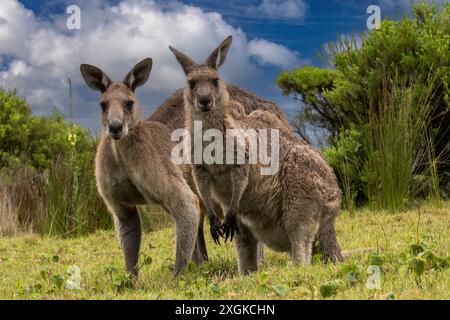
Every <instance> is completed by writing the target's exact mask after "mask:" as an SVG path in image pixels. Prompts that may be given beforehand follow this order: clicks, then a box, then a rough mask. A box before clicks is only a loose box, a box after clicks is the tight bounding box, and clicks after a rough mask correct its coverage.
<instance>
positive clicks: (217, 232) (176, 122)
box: [149, 84, 291, 261]
mask: <svg viewBox="0 0 450 320" xmlns="http://www.w3.org/2000/svg"><path fill="white" fill-rule="evenodd" d="M227 89H228V92H229V94H230V96H231V97H232V99H233V100H235V101H238V102H240V103H241V104H242V105H243V106H244V108H245V113H246V114H250V113H251V112H252V111H254V110H265V111H268V112H271V113H273V114H274V115H276V117H277V118H278V119H279V120H280V121H281V123H282V124H283V125H284V126H285V127H286V128H288V129H289V130H291V127H290V125H289V123H288V121H287V119H286V117H285V116H284V113H283V111H282V110H281V109H280V108H279V107H278V106H277V105H276V104H275V103H273V102H271V101H267V100H265V99H262V98H260V97H258V96H256V95H254V94H253V93H251V92H249V91H247V90H245V89H242V88H240V87H238V86H236V85H233V84H227ZM183 91H184V90H183V89H180V90H177V91H176V92H175V93H174V94H173V95H172V96H170V97H169V98H167V99H166V100H165V101H164V102H163V103H162V104H161V106H159V108H158V109H157V110H156V111H155V112H154V113H153V114H152V115H151V116H150V118H149V120H152V121H157V122H161V123H163V124H164V125H166V126H167V127H169V129H171V130H175V129H179V128H184V127H185V114H184V112H180V110H183V109H184V98H183ZM183 172H184V177H185V179H186V180H187V182H188V184H189V186H190V187H191V188H192V190H193V191H194V192H195V193H196V194H197V195H198V191H197V188H196V186H195V182H194V179H193V176H192V172H191V168H190V166H188V167H185V168H184V170H183ZM199 200H200V212H201V217H200V226H199V231H198V246H199V251H200V252H199V255H200V259H202V260H203V261H205V260H208V250H207V247H206V241H205V238H204V231H203V230H204V218H205V216H206V215H207V213H206V208H205V205H204V204H203V201H201V199H199ZM215 213H216V214H217V216H218V217H217V218H216V217H215V216H210V217H209V220H210V231H211V236H212V238H213V240H214V242H215V243H217V244H220V240H219V239H220V236H222V232H221V229H220V220H221V219H223V216H224V215H223V213H222V209H221V207H220V205H215ZM258 255H259V261H262V259H263V255H264V253H263V248H262V246H260V247H259V252H258Z"/></svg>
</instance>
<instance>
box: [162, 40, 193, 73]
mask: <svg viewBox="0 0 450 320" xmlns="http://www.w3.org/2000/svg"><path fill="white" fill-rule="evenodd" d="M169 49H170V51H172V52H173V54H174V55H175V58H177V60H178V62H179V63H180V64H181V67H182V68H183V71H184V73H185V74H186V75H188V74H189V73H190V72H191V71H192V70H194V69H195V68H196V67H197V64H196V63H195V62H194V61H193V60H192V59H191V58H189V57H188V56H187V55H185V54H184V53H181V52H180V51H178V50H177V49H175V48H173V47H172V46H169Z"/></svg>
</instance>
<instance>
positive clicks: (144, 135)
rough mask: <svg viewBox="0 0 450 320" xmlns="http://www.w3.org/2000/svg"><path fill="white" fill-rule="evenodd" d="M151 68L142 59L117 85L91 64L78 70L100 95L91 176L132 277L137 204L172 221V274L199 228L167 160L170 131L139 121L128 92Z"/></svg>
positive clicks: (188, 254) (190, 196) (193, 202)
mask: <svg viewBox="0 0 450 320" xmlns="http://www.w3.org/2000/svg"><path fill="white" fill-rule="evenodd" d="M151 67H152V59H150V58H148V59H145V60H143V61H141V62H139V63H138V64H137V65H136V66H135V67H134V68H133V69H132V70H131V71H130V72H129V73H128V74H127V76H126V77H125V78H124V80H123V81H122V82H117V83H113V82H112V81H111V80H110V78H109V77H108V76H107V75H106V74H105V73H104V72H103V71H101V70H100V69H99V68H97V67H95V66H92V65H87V64H82V65H81V67H80V70H81V74H82V76H83V78H84V80H85V81H86V84H87V85H88V86H89V87H90V88H91V89H94V90H97V91H100V92H101V97H100V106H101V112H102V119H101V123H102V127H103V133H102V137H101V140H100V144H99V146H98V149H97V155H96V159H95V176H96V180H97V186H98V191H99V193H100V195H101V196H102V198H103V200H104V201H105V203H106V205H107V206H108V209H109V211H110V212H111V213H112V216H113V218H114V224H115V229H116V234H117V238H118V241H119V244H120V246H121V248H122V251H123V254H124V257H125V265H126V269H127V271H128V272H129V273H130V274H131V275H132V276H134V277H137V275H138V266H137V263H138V258H139V249H140V242H141V234H142V231H141V220H140V216H139V212H138V209H137V207H136V206H137V205H142V204H148V203H157V204H160V205H161V206H162V207H163V208H164V209H165V210H166V211H167V212H169V213H170V214H171V216H172V217H173V219H174V220H175V224H176V258H175V269H174V271H175V273H179V272H181V271H182V270H183V269H184V268H185V267H186V265H187V264H188V262H189V261H190V260H191V258H192V256H193V252H194V247H195V243H196V237H197V230H198V225H199V207H198V206H199V205H198V199H197V196H196V195H195V194H194V193H193V192H192V191H191V189H190V188H189V186H188V185H187V183H186V181H185V180H184V178H183V173H182V171H181V169H180V168H179V167H177V166H176V165H175V164H173V162H172V161H171V156H170V155H171V150H172V147H173V143H172V142H171V139H170V135H171V131H170V130H169V129H168V128H167V127H166V126H164V125H162V124H161V123H158V122H154V121H148V120H147V121H142V119H141V107H140V105H139V102H138V101H137V99H136V96H135V93H134V91H135V89H136V88H137V87H140V86H142V85H143V84H144V83H145V82H146V81H147V80H148V78H149V75H150V71H151Z"/></svg>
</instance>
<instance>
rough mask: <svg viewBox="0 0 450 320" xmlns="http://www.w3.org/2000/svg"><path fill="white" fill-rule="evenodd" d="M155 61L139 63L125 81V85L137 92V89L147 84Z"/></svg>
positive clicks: (145, 60)
mask: <svg viewBox="0 0 450 320" xmlns="http://www.w3.org/2000/svg"><path fill="white" fill-rule="evenodd" d="M152 65H153V60H152V59H151V58H147V59H144V60H142V61H141V62H139V63H138V64H137V65H135V66H134V68H133V69H131V70H130V72H128V74H127V75H126V76H125V78H124V79H123V81H122V82H123V83H124V84H126V85H127V86H128V87H130V88H131V90H133V91H134V90H136V88H137V87H140V86H142V85H143V84H144V83H146V82H147V80H148V77H149V76H150V71H151V70H152Z"/></svg>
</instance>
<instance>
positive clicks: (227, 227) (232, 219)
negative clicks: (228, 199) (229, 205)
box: [222, 214, 239, 242]
mask: <svg viewBox="0 0 450 320" xmlns="http://www.w3.org/2000/svg"><path fill="white" fill-rule="evenodd" d="M222 231H223V234H224V235H225V242H227V240H228V238H230V242H232V241H233V238H234V235H235V234H238V233H239V228H238V225H237V219H236V215H235V214H227V217H226V218H225V222H224V223H223V225H222Z"/></svg>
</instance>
